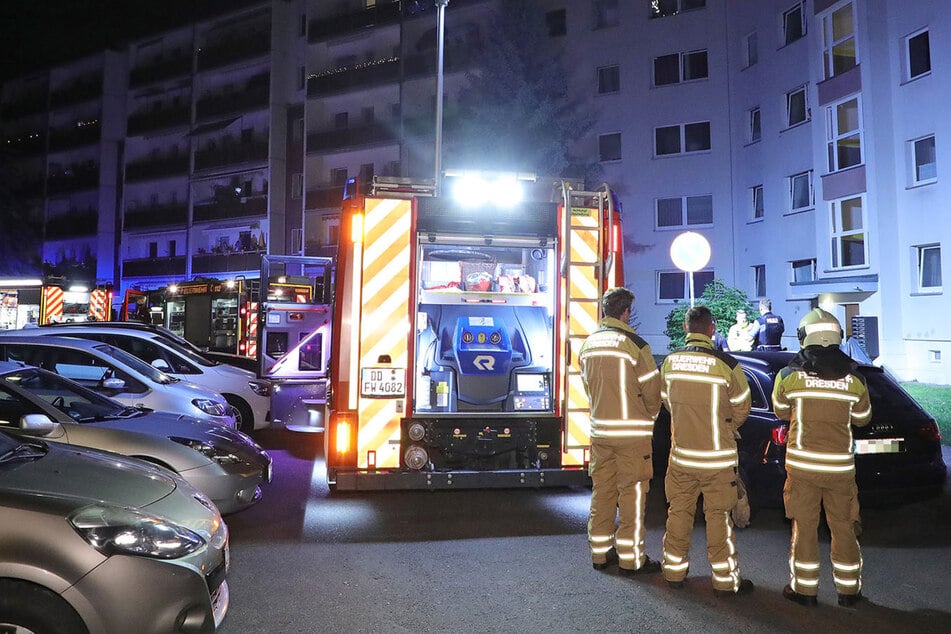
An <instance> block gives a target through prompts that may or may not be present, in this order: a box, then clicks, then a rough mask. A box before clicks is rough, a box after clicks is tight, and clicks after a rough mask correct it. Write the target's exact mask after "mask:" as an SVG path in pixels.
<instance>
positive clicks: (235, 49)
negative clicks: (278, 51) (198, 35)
mask: <svg viewBox="0 0 951 634" xmlns="http://www.w3.org/2000/svg"><path fill="white" fill-rule="evenodd" d="M270 51H271V30H270V29H269V28H267V29H263V30H262V29H259V30H254V31H250V32H247V33H242V34H232V35H229V36H228V37H225V38H222V39H221V40H218V41H216V42H209V43H208V44H206V45H204V46H202V47H201V48H199V49H198V70H199V71H205V70H210V69H212V68H219V67H221V66H226V65H228V64H232V63H234V62H239V61H241V60H246V59H250V58H252V57H260V56H261V55H265V54H267V53H269V52H270Z"/></svg>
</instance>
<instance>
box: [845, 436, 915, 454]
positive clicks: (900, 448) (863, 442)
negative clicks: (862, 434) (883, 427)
mask: <svg viewBox="0 0 951 634" xmlns="http://www.w3.org/2000/svg"><path fill="white" fill-rule="evenodd" d="M904 451H905V440H904V439H903V438H860V439H857V440H856V441H855V453H857V454H873V453H902V452H904Z"/></svg>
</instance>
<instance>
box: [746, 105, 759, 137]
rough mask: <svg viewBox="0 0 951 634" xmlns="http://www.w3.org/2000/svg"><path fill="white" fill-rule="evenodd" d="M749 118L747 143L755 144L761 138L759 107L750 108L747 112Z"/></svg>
mask: <svg viewBox="0 0 951 634" xmlns="http://www.w3.org/2000/svg"><path fill="white" fill-rule="evenodd" d="M749 117H750V129H749V137H748V138H749V142H750V143H755V142H756V141H759V140H760V139H761V138H762V136H763V124H762V121H761V118H760V110H759V106H757V107H755V108H751V109H750V110H749Z"/></svg>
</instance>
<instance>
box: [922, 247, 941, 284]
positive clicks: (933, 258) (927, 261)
mask: <svg viewBox="0 0 951 634" xmlns="http://www.w3.org/2000/svg"><path fill="white" fill-rule="evenodd" d="M917 252H918V290H919V291H921V292H925V293H936V292H939V291H941V245H940V244H929V245H925V246H920V247H917Z"/></svg>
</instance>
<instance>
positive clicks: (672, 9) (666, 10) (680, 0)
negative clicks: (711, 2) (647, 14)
mask: <svg viewBox="0 0 951 634" xmlns="http://www.w3.org/2000/svg"><path fill="white" fill-rule="evenodd" d="M706 5H707V2H706V0H651V17H652V18H662V17H665V16H668V15H676V14H678V13H680V12H681V11H689V10H690V9H701V8H703V7H705V6H706Z"/></svg>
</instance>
